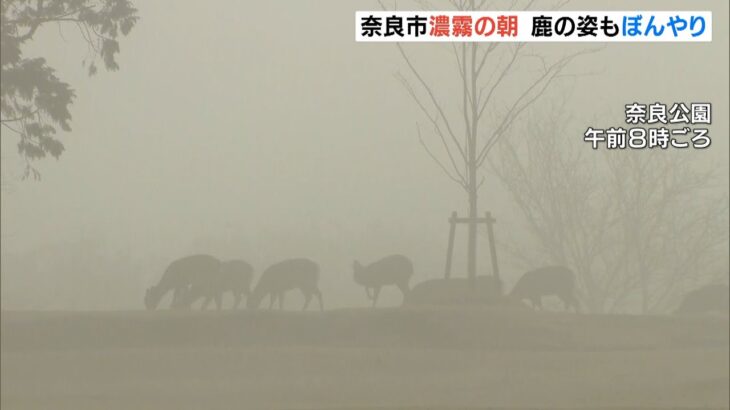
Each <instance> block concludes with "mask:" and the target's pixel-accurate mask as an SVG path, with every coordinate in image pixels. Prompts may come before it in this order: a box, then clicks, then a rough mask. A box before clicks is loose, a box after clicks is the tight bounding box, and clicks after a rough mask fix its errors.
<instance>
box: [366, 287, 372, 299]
mask: <svg viewBox="0 0 730 410" xmlns="http://www.w3.org/2000/svg"><path fill="white" fill-rule="evenodd" d="M365 295H366V296H367V297H368V300H373V295H371V294H370V287H369V286H365Z"/></svg>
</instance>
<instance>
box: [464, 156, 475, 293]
mask: <svg viewBox="0 0 730 410" xmlns="http://www.w3.org/2000/svg"><path fill="white" fill-rule="evenodd" d="M472 164H474V163H472ZM475 165H476V164H474V165H472V166H470V167H469V192H468V194H469V238H468V242H467V255H466V258H467V265H466V266H467V276H468V278H469V287H470V288H471V289H472V290H474V289H476V277H477V212H478V209H477V185H476V166H475Z"/></svg>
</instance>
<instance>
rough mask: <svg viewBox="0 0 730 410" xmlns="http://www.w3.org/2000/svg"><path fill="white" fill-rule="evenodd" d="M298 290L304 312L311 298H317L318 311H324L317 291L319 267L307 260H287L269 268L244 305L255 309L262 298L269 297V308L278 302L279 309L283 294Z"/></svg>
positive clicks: (282, 302)
mask: <svg viewBox="0 0 730 410" xmlns="http://www.w3.org/2000/svg"><path fill="white" fill-rule="evenodd" d="M292 289H299V290H300V291H301V292H302V295H304V306H303V307H302V310H306V309H307V307H308V306H309V302H310V301H311V300H312V296H317V299H318V300H319V308H320V310H323V309H324V306H323V303H322V292H320V290H319V265H317V263H315V262H313V261H311V260H309V259H303V258H302V259H287V260H284V261H281V262H279V263H276V264H274V265H271V266H269V267H268V268H267V269H266V270H265V271H264V272H263V273H262V274H261V278H259V281H258V283H256V286H255V287H254V289H253V291H252V292H251V295H250V296H249V297H248V299H247V301H246V304H247V306H248V307H249V308H253V309H256V308H258V307H259V305H260V304H261V301H262V300H263V299H264V297H266V296H269V308H271V307H272V306H273V305H274V302H276V301H277V300H278V301H279V309H282V308H283V306H284V294H285V293H286V292H287V291H289V290H292Z"/></svg>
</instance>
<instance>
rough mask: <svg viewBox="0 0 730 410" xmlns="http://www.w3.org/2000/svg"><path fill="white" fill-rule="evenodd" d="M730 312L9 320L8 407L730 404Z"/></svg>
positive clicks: (5, 322) (94, 315) (10, 316)
mask: <svg viewBox="0 0 730 410" xmlns="http://www.w3.org/2000/svg"><path fill="white" fill-rule="evenodd" d="M728 330H729V328H728V319H727V317H724V318H720V317H705V318H675V317H659V316H655V317H648V316H643V317H642V316H597V315H572V314H557V313H533V312H530V311H523V310H490V309H479V308H474V309H378V310H372V309H343V310H333V311H327V312H324V313H319V312H306V313H299V312H278V311H258V312H249V311H239V312H230V311H228V312H188V313H178V312H169V311H159V312H86V313H79V312H76V313H70V312H44V313H40V312H3V314H2V333H0V335H1V337H2V365H1V369H2V381H1V387H2V395H1V400H2V402H1V403H0V404H1V405H2V408H3V409H75V410H77V409H260V408H261V409H265V408H276V409H319V408H326V409H330V408H331V409H341V408H344V409H401V408H405V409H430V408H434V409H442V408H443V409H456V408H459V409H460V408H513V409H517V408H544V409H549V408H571V409H604V408H606V409H608V408H613V409H619V408H621V409H636V408H646V409H649V408H728V394H729V393H730V391H729V388H728V385H729V383H730V380H729V375H728V373H729V372H730V369H729V368H728V360H729V359H730V357H729V356H728V344H729V343H730V342H729V339H728Z"/></svg>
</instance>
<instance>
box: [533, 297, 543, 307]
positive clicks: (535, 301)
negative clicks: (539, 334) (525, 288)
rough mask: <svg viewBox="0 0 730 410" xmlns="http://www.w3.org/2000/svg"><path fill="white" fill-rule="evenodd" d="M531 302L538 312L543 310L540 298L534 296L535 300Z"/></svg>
mask: <svg viewBox="0 0 730 410" xmlns="http://www.w3.org/2000/svg"><path fill="white" fill-rule="evenodd" d="M533 302H534V303H535V306H537V309H538V310H543V308H542V296H535V299H533Z"/></svg>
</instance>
